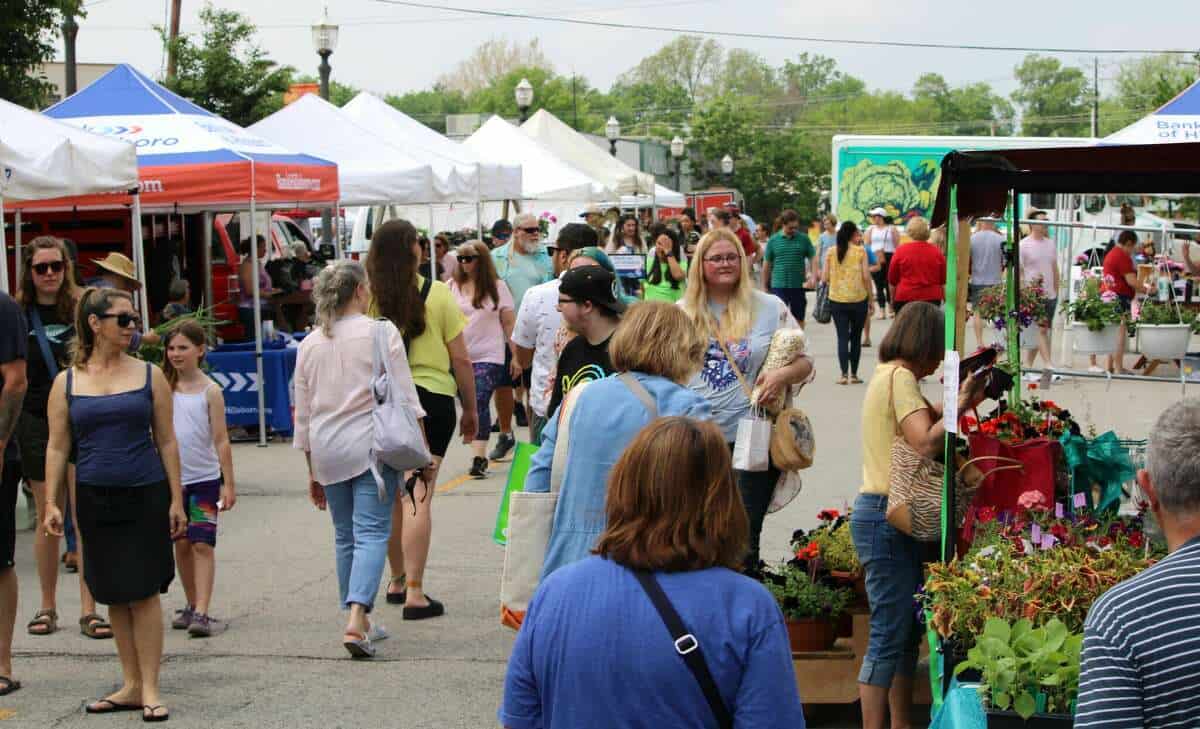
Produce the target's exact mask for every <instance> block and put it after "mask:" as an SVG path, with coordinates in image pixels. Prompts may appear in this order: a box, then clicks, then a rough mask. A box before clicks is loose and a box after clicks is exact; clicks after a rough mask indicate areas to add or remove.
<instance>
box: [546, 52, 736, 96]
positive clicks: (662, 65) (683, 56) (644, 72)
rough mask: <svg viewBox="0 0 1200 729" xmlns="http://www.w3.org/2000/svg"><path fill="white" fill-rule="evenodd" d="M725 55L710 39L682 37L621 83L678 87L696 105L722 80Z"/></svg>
mask: <svg viewBox="0 0 1200 729" xmlns="http://www.w3.org/2000/svg"><path fill="white" fill-rule="evenodd" d="M723 55H724V50H723V49H722V48H721V45H720V44H719V43H717V42H716V41H715V40H712V39H711V38H708V39H705V38H701V37H699V36H694V35H685V36H680V37H678V38H676V39H675V40H673V41H671V42H670V43H667V44H666V45H665V46H663V47H662V48H660V49H658V50H657V51H656V52H654V53H653V54H651V55H649V56H646V57H645V58H643V59H642V60H641V62H639V63H638V65H637V66H635V67H634V68H633V69H631V70H629V71H627V72H626V73H624V74H623V75H622V76H621V77H620V78H619V79H618V81H619V83H622V84H626V85H629V84H636V83H647V84H653V85H655V86H671V85H675V86H679V87H681V88H683V89H685V90H686V91H687V95H688V99H689V100H691V101H692V102H695V101H696V100H698V99H703V98H705V97H706V96H707V95H708V92H709V91H710V89H711V87H712V86H713V85H714V83H715V82H716V80H717V79H718V78H719V77H720V71H721V66H722V60H723ZM530 80H532V79H530Z"/></svg>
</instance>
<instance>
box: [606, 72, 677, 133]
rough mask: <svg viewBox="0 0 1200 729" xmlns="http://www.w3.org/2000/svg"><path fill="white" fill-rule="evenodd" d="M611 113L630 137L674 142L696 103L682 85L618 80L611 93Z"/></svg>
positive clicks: (609, 98)
mask: <svg viewBox="0 0 1200 729" xmlns="http://www.w3.org/2000/svg"><path fill="white" fill-rule="evenodd" d="M607 108H608V111H609V113H610V114H612V115H613V116H615V117H616V118H617V120H618V121H619V122H620V123H621V129H622V131H623V132H624V133H626V134H642V135H645V136H651V137H659V138H661V139H670V138H672V137H673V136H675V134H677V133H680V132H681V131H682V129H683V127H684V125H686V124H687V123H688V120H689V119H690V118H691V116H692V100H691V98H689V97H688V92H687V89H685V88H683V87H682V86H680V85H679V84H667V85H662V86H660V85H656V84H649V83H644V82H637V83H632V84H629V83H624V82H621V81H617V82H616V83H614V84H613V86H612V88H611V89H609V92H608V106H607Z"/></svg>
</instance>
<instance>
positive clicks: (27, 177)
mask: <svg viewBox="0 0 1200 729" xmlns="http://www.w3.org/2000/svg"><path fill="white" fill-rule="evenodd" d="M137 186H138V166H137V152H136V150H135V149H134V146H133V145H132V144H130V143H129V142H125V141H122V140H118V139H111V138H107V137H102V136H100V135H98V134H93V133H91V132H86V131H84V130H82V129H79V128H78V127H75V126H71V125H70V124H65V123H63V122H60V121H57V120H55V119H51V118H49V117H47V116H45V115H43V114H39V113H37V112H34V111H29V110H28V109H25V108H22V107H20V106H17V105H16V104H12V103H9V102H7V101H4V100H3V99H0V196H3V197H4V198H6V199H9V200H46V199H50V198H56V197H68V196H75V195H90V194H94V193H104V192H128V191H129V190H132V189H134V188H136V187H137Z"/></svg>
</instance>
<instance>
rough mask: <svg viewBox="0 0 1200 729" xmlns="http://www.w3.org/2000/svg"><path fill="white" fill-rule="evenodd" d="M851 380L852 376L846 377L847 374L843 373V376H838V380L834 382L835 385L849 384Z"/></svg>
mask: <svg viewBox="0 0 1200 729" xmlns="http://www.w3.org/2000/svg"><path fill="white" fill-rule="evenodd" d="M849 382H850V378H848V377H846V376H845V375H842V376H841V377H839V378H837V380H835V381H834V384H835V385H845V384H848V383H849Z"/></svg>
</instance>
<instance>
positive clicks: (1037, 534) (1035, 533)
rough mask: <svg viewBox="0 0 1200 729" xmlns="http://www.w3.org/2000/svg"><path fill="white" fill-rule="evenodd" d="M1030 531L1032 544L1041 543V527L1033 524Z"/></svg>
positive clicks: (1035, 523)
mask: <svg viewBox="0 0 1200 729" xmlns="http://www.w3.org/2000/svg"><path fill="white" fill-rule="evenodd" d="M1030 531H1031V534H1030V536H1032V537H1033V541H1034V543H1035V544H1037V543H1040V542H1041V541H1042V525H1041V524H1038V523H1037V522H1034V524H1033V528H1032V529H1031V530H1030Z"/></svg>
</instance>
